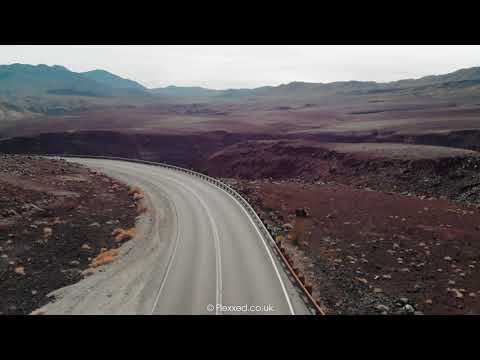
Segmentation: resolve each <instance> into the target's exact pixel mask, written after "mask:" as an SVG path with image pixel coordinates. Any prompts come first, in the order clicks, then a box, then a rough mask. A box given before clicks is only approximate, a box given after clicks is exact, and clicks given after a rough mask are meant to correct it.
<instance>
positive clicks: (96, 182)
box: [0, 155, 140, 314]
mask: <svg viewBox="0 0 480 360" xmlns="http://www.w3.org/2000/svg"><path fill="white" fill-rule="evenodd" d="M138 197H140V196H139V195H138V193H137V194H136V195H135V194H134V196H133V197H132V192H131V191H130V192H129V189H128V188H127V187H126V186H125V185H123V184H120V183H118V182H116V181H114V180H112V179H110V178H108V177H106V176H104V175H102V174H100V173H97V172H95V171H92V170H89V169H87V168H85V167H82V166H80V165H77V164H73V163H67V162H65V161H63V160H50V159H41V158H36V157H30V156H17V155H0V294H1V297H0V314H29V313H30V312H32V311H33V310H34V309H37V308H39V307H41V306H42V305H44V304H45V303H47V302H48V301H49V299H48V297H47V294H49V293H50V292H51V291H53V290H55V289H58V288H60V287H63V286H66V285H70V284H72V283H74V282H77V281H79V280H80V279H81V278H82V277H84V276H87V275H88V274H89V273H91V272H93V271H95V268H96V266H98V265H100V264H102V263H104V262H105V261H109V260H111V259H112V258H113V257H114V256H113V255H114V254H113V252H114V251H115V248H117V247H118V246H119V245H120V244H121V242H122V241H125V240H127V239H129V238H130V237H131V236H130V235H131V234H130V233H129V232H128V231H130V232H131V230H128V229H131V228H133V227H134V224H135V217H136V215H137V212H138V210H137V209H136V207H135V199H137V198H138ZM120 229H124V230H120ZM125 230H126V231H125ZM107 250H108V251H107Z"/></svg>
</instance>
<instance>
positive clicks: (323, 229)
mask: <svg viewBox="0 0 480 360" xmlns="http://www.w3.org/2000/svg"><path fill="white" fill-rule="evenodd" d="M224 180H225V181H226V182H228V183H230V184H231V185H232V186H233V187H235V188H236V189H237V190H239V191H240V192H241V193H242V194H244V195H245V196H246V198H248V200H249V201H250V203H251V204H252V205H253V206H254V207H255V209H256V211H258V213H259V214H260V215H261V217H262V218H263V219H264V221H265V222H266V223H267V224H268V227H269V228H270V229H271V232H272V233H273V235H274V236H276V237H277V239H280V240H281V242H282V244H284V246H285V247H286V248H287V251H288V252H289V254H290V256H291V257H292V258H293V259H294V264H295V267H297V268H298V269H300V271H301V272H302V273H303V274H304V275H305V276H306V278H307V282H310V283H311V284H312V285H313V295H314V297H316V298H317V299H319V302H320V303H321V304H322V306H323V307H324V308H325V310H326V312H327V313H330V314H418V315H421V314H480V242H479V239H480V225H479V224H480V209H479V206H478V205H472V204H465V203H460V202H453V201H448V200H444V199H437V198H429V197H425V196H414V195H411V194H408V195H407V194H405V195H402V194H399V193H392V192H381V191H373V190H370V189H359V188H356V187H353V186H348V185H341V184H337V183H333V182H330V183H323V182H321V181H317V182H316V183H303V182H301V181H298V180H296V181H292V180H278V181H274V180H238V179H224ZM298 208H305V209H307V211H308V213H309V216H308V218H307V219H306V220H305V238H304V240H303V241H301V242H300V245H298V246H295V245H293V243H292V241H291V239H289V236H288V235H289V234H291V233H292V230H291V228H292V225H293V224H295V221H296V218H295V210H296V209H298Z"/></svg>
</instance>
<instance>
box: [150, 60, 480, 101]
mask: <svg viewBox="0 0 480 360" xmlns="http://www.w3.org/2000/svg"><path fill="white" fill-rule="evenodd" d="M466 89H468V90H470V91H480V67H473V68H469V69H461V70H458V71H455V72H452V73H449V74H445V75H431V76H425V77H422V78H420V79H406V80H399V81H393V82H386V83H377V82H373V81H339V82H332V83H308V82H291V83H288V84H283V85H279V86H263V87H259V88H254V89H228V90H211V89H206V88H202V87H178V86H168V87H165V88H157V89H151V90H149V91H150V92H151V93H152V94H156V95H162V96H168V97H182V96H186V97H220V98H221V97H224V98H235V97H244V96H303V95H319V96H322V95H368V94H379V93H386V94H388V93H397V94H398V93H405V94H408V93H409V92H410V93H411V94H415V95H427V96H428V95H431V96H434V95H442V94H446V93H448V94H452V93H453V92H455V91H456V90H458V91H461V92H463V91H465V90H466ZM478 94H480V92H479V93H478Z"/></svg>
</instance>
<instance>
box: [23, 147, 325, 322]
mask: <svg viewBox="0 0 480 360" xmlns="http://www.w3.org/2000/svg"><path fill="white" fill-rule="evenodd" d="M28 155H31V154H28ZM36 155H37V156H49V157H60V158H61V157H70V158H89V159H106V160H120V161H127V162H135V163H140V164H147V165H153V166H160V167H163V168H166V169H171V170H175V171H179V172H183V173H186V174H189V175H192V176H195V177H198V178H200V179H202V180H205V181H207V182H209V183H211V184H213V185H215V186H216V187H218V188H220V189H222V190H223V191H225V192H227V193H229V194H230V195H232V196H233V197H234V198H235V199H236V200H237V201H238V202H239V203H240V205H241V206H242V207H243V208H244V209H245V210H246V211H247V213H248V214H249V215H250V217H251V219H252V220H253V222H254V224H255V225H256V226H257V228H258V230H259V231H260V233H261V234H262V236H263V237H264V239H265V240H267V242H269V243H270V245H271V247H272V248H273V249H274V250H275V252H276V253H277V255H278V256H279V257H280V258H281V259H282V261H283V264H284V265H285V266H286V267H287V269H288V270H289V272H290V273H291V275H292V276H293V277H294V279H295V280H296V282H297V284H298V285H299V286H300V288H301V289H302V290H303V292H304V293H305V295H306V296H307V298H308V300H309V301H310V302H311V303H312V305H313V307H314V308H315V310H316V312H317V313H318V314H319V315H325V312H324V311H323V310H322V308H321V307H320V306H319V305H318V303H317V302H316V301H315V299H314V298H313V297H312V295H311V294H310V292H309V291H308V290H307V289H306V287H305V285H304V284H303V283H302V281H301V280H300V278H299V277H298V275H297V274H296V272H295V271H294V270H293V268H292V266H291V265H290V263H289V261H288V259H287V258H286V257H285V255H284V254H283V252H282V250H281V249H280V248H279V247H278V245H277V243H276V242H275V240H274V239H273V237H272V235H271V234H270V232H269V231H268V229H267V227H266V226H265V224H264V223H263V221H262V220H261V219H260V217H259V216H258V214H257V213H256V212H255V210H254V209H253V208H252V206H251V205H250V204H249V203H248V201H247V200H245V199H244V198H243V196H241V195H240V194H239V193H238V192H237V191H236V190H234V189H233V188H232V187H231V186H229V185H227V184H225V183H224V182H222V181H220V180H217V179H215V178H213V177H211V176H208V175H205V174H202V173H199V172H196V171H193V170H190V169H185V168H182V167H179V166H174V165H169V164H165V163H160V162H153V161H146V160H139V159H129V158H122V157H114V156H94V155H71V154H43V155H39V154H36Z"/></svg>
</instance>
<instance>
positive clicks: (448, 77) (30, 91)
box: [0, 64, 480, 120]
mask: <svg viewBox="0 0 480 360" xmlns="http://www.w3.org/2000/svg"><path fill="white" fill-rule="evenodd" d="M339 95H349V96H362V95H373V96H378V95H382V96H390V97H392V96H402V95H406V96H431V97H452V96H453V97H454V96H469V97H479V96H480V67H474V68H469V69H461V70H458V71H455V72H452V73H449V74H445V75H433V76H425V77H422V78H420V79H407V80H400V81H394V82H388V83H377V82H369V81H342V82H333V83H306V82H292V83H289V84H283V85H279V86H264V87H259V88H254V89H228V90H212V89H207V88H202V87H179V86H167V87H164V88H156V89H148V88H146V87H145V86H143V85H141V84H139V83H138V82H136V81H133V80H130V79H125V78H122V77H120V76H117V75H115V74H112V73H110V72H108V71H105V70H93V71H87V72H83V73H77V72H73V71H70V70H68V69H67V68H65V67H63V66H59V65H54V66H47V65H36V66H35V65H27V64H12V65H0V120H2V119H3V120H5V119H14V118H21V117H22V116H24V115H25V116H27V115H28V116H29V115H31V114H50V113H62V112H68V111H72V110H83V109H88V108H92V107H95V106H105V105H119V104H121V105H131V104H133V105H137V104H144V103H151V102H158V101H161V99H164V100H165V99H166V100H167V101H171V100H173V99H184V100H185V101H190V100H192V99H199V98H203V99H207V100H215V99H242V98H244V97H277V96H278V97H292V98H296V97H300V98H301V97H309V98H312V97H313V98H314V97H321V96H339Z"/></svg>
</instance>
